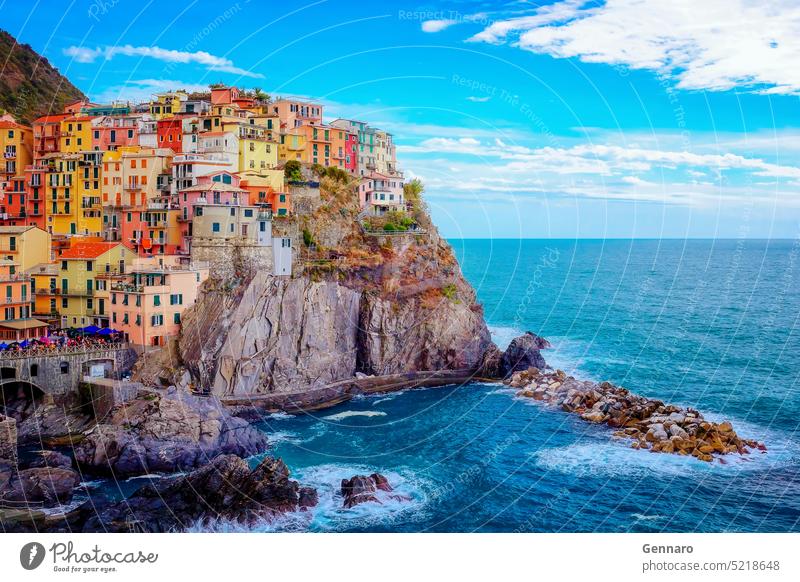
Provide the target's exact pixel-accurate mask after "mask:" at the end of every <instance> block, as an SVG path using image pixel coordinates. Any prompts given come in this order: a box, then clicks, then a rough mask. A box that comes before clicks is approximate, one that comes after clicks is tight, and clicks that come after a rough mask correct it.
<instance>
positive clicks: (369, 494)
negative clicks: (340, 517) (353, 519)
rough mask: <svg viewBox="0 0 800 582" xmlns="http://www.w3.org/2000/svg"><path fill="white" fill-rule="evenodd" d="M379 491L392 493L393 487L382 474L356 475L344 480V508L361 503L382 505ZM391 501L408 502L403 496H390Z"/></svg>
mask: <svg viewBox="0 0 800 582" xmlns="http://www.w3.org/2000/svg"><path fill="white" fill-rule="evenodd" d="M378 491H383V492H385V493H391V492H392V491H393V488H392V486H391V485H390V484H389V480H388V479H386V477H384V476H383V475H381V474H380V473H373V474H372V475H369V476H367V475H354V476H353V477H351V478H350V479H342V487H341V493H342V497H343V501H342V507H344V508H345V509H350V508H351V507H354V506H356V505H358V504H360V503H368V502H373V503H381V500H380V499H379V495H378V494H377V493H378ZM388 497H389V498H390V499H396V500H400V501H408V498H407V497H405V496H403V495H396V494H395V495H389V496H388Z"/></svg>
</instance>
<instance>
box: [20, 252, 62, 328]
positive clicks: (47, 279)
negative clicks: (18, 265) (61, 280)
mask: <svg viewBox="0 0 800 582" xmlns="http://www.w3.org/2000/svg"><path fill="white" fill-rule="evenodd" d="M26 274H27V275H28V277H29V278H30V280H31V293H32V294H33V296H34V303H33V316H34V317H36V318H38V319H41V320H43V321H46V322H47V323H49V324H51V325H52V326H53V327H60V326H61V316H60V314H59V313H58V305H59V304H58V302H57V299H58V265H57V264H56V263H52V262H45V263H40V264H38V265H34V266H33V267H32V268H31V269H29V270H28V271H27V272H26Z"/></svg>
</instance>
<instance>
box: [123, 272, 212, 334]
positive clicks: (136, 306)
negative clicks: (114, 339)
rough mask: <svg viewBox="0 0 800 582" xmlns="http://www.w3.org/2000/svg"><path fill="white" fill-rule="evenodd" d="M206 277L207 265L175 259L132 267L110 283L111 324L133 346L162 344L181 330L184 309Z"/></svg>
mask: <svg viewBox="0 0 800 582" xmlns="http://www.w3.org/2000/svg"><path fill="white" fill-rule="evenodd" d="M207 277H208V269H197V268H192V267H188V266H181V265H180V264H176V263H173V264H151V265H147V264H144V265H140V266H136V267H134V268H133V269H132V271H131V272H130V274H128V276H127V277H126V278H125V280H122V281H118V282H115V283H114V284H113V285H112V286H111V308H110V309H111V321H110V325H111V327H112V328H114V329H116V330H118V331H121V332H123V333H124V334H125V337H126V339H127V340H128V341H129V342H130V343H131V344H132V345H133V346H134V347H137V348H145V347H147V346H163V345H164V344H165V343H166V342H167V340H168V339H169V338H173V337H177V335H178V334H179V333H180V325H181V317H182V315H183V312H184V310H185V309H186V308H187V307H190V306H191V305H193V304H194V303H195V301H196V300H197V295H198V292H199V290H200V285H201V284H202V282H203V281H205V279H206V278H207Z"/></svg>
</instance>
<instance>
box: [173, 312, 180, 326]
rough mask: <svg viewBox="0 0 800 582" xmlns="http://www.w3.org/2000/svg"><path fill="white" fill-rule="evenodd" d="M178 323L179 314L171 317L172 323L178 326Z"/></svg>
mask: <svg viewBox="0 0 800 582" xmlns="http://www.w3.org/2000/svg"><path fill="white" fill-rule="evenodd" d="M180 322H181V314H180V313H176V314H175V315H173V316H172V323H176V324H180Z"/></svg>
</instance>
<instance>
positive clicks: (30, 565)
mask: <svg viewBox="0 0 800 582" xmlns="http://www.w3.org/2000/svg"><path fill="white" fill-rule="evenodd" d="M44 554H45V551H44V546H43V545H42V544H40V543H39V542H30V543H28V544H25V545H24V546H22V549H21V550H20V551H19V563H20V564H22V567H23V568H25V569H26V570H35V569H36V568H38V567H39V566H41V565H42V562H43V561H44Z"/></svg>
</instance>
